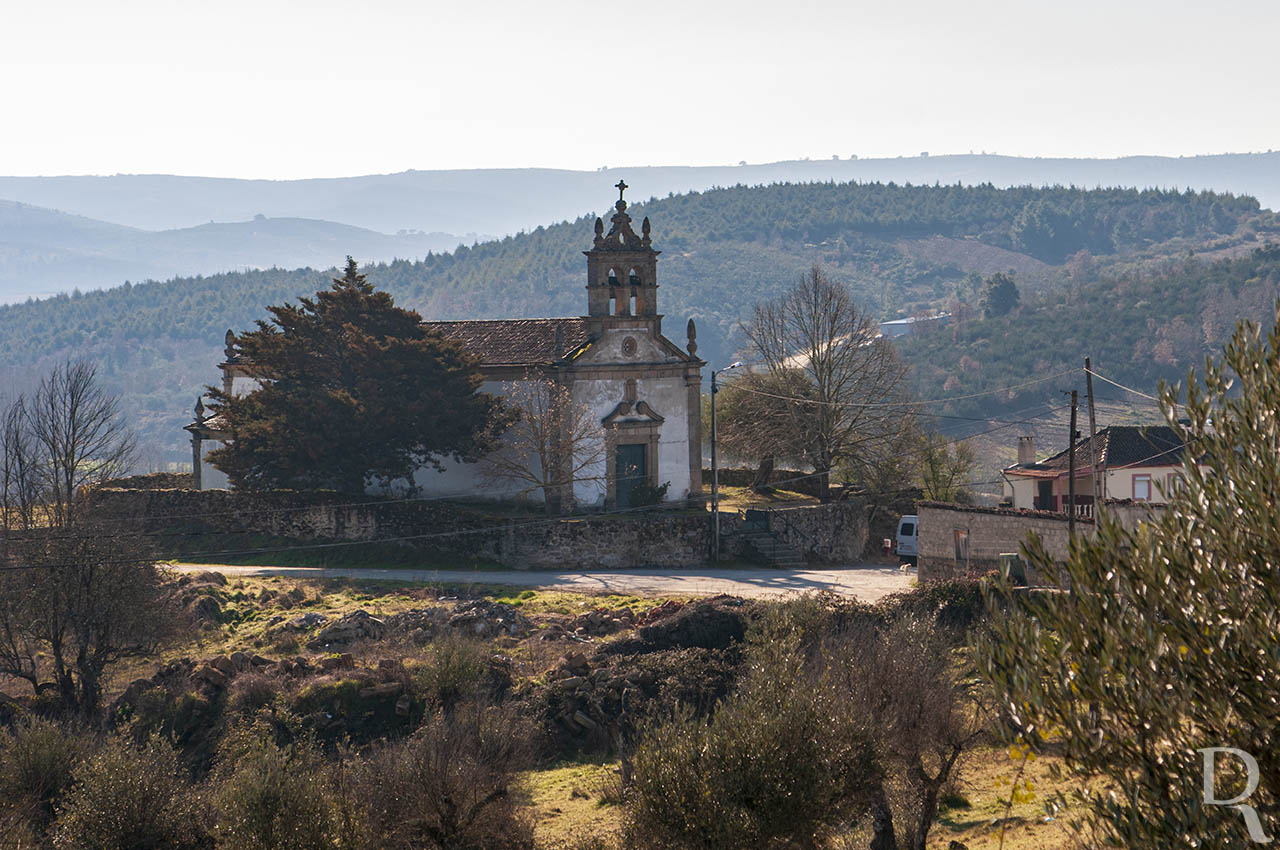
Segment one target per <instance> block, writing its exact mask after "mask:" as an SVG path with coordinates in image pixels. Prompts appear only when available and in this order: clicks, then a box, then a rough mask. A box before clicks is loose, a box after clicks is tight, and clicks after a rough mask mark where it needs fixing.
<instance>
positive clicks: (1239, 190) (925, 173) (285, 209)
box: [0, 152, 1280, 235]
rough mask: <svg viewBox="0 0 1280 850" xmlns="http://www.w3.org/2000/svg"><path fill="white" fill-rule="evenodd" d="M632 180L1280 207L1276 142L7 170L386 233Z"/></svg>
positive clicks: (478, 228)
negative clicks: (694, 159)
mask: <svg viewBox="0 0 1280 850" xmlns="http://www.w3.org/2000/svg"><path fill="white" fill-rule="evenodd" d="M619 177H625V178H626V180H627V182H628V183H630V184H631V185H632V186H633V187H634V189H633V192H634V194H635V196H636V199H637V200H641V199H644V198H649V197H663V196H666V195H668V194H671V193H676V194H680V193H684V192H690V191H702V190H706V189H709V188H712V187H723V186H734V185H748V186H754V185H761V184H769V183H780V182H782V183H786V182H790V183H796V182H825V181H836V182H850V181H854V182H877V181H878V182H890V181H893V182H897V183H913V184H917V185H932V184H934V183H942V184H944V185H946V184H955V183H963V184H965V185H978V184H982V183H990V184H992V185H994V186H997V187H1009V186H1053V185H1062V186H1078V187H1082V188H1095V187H1133V188H1147V187H1152V188H1169V189H1187V188H1192V189H1204V190H1213V191H1217V192H1230V193H1234V194H1247V195H1252V196H1253V197H1255V198H1257V199H1258V200H1259V202H1260V203H1261V204H1262V205H1263V206H1264V207H1267V208H1271V209H1275V208H1277V207H1280V152H1267V153H1247V154H1217V155H1208V156H1195V157H1179V158H1174V157H1157V156H1131V157H1123V158H1119V159H1063V158H1038V157H1037V158H1028V157H1009V156H997V155H995V154H956V155H944V156H914V157H899V158H893V159H849V158H847V157H845V158H841V159H839V160H795V161H788V162H774V163H765V164H755V165H745V164H744V165H738V166H689V167H684V166H635V167H625V168H621V167H611V168H609V169H608V170H601V171H568V170H557V169H544V168H514V169H474V170H456V171H406V172H402V173H399V174H374V175H363V176H357V177H337V178H316V179H307V180H278V181H277V180H240V179H227V178H211V177H185V176H174V175H146V174H142V175H114V176H103V177H91V176H65V177H0V198H9V199H12V200H15V201H22V202H24V203H28V204H35V205H37V206H43V207H50V208H53V209H58V210H65V211H67V212H71V213H76V214H79V215H84V216H89V217H91V218H96V219H100V220H103V221H109V222H114V223H117V224H124V225H129V226H132V227H140V228H144V229H148V230H166V229H172V228H179V227H193V226H195V225H198V224H203V223H206V222H208V221H210V220H216V221H243V220H246V219H251V218H252V217H253V216H254V215H257V214H263V215H267V216H271V217H288V218H312V219H320V220H325V221H333V222H339V223H342V224H349V225H352V226H355V227H363V228H366V229H369V230H375V231H378V232H380V233H395V232H397V231H400V230H405V229H411V230H420V231H424V232H432V231H439V232H444V233H473V232H474V233H490V234H496V235H503V234H508V233H515V232H517V231H520V230H528V229H532V228H534V227H537V226H539V225H545V224H547V223H548V222H553V221H563V220H566V219H573V218H577V217H578V216H580V215H583V214H584V213H587V212H590V211H598V210H600V209H601V203H602V201H601V198H602V196H606V195H607V192H606V191H605V190H606V189H607V188H608V187H609V186H611V185H612V184H613V183H615V182H617V180H618V178H619Z"/></svg>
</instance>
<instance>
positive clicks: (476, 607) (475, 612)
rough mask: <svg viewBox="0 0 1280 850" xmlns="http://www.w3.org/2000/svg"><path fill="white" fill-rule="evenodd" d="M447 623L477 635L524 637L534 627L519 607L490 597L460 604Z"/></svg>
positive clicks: (451, 626) (452, 627)
mask: <svg viewBox="0 0 1280 850" xmlns="http://www.w3.org/2000/svg"><path fill="white" fill-rule="evenodd" d="M447 625H448V627H449V628H451V629H457V630H460V631H465V632H467V633H468V634H472V635H475V636H476V637H498V636H499V635H509V636H511V637H523V636H524V635H526V634H528V633H529V631H530V629H532V628H533V624H532V623H531V622H530V621H529V618H528V617H526V616H525V615H524V614H523V613H521V611H520V609H519V608H516V607H515V606H513V605H507V604H506V603H503V602H492V601H490V600H488V599H474V600H472V601H470V602H463V603H461V604H459V605H458V606H457V607H456V608H454V609H453V614H452V615H451V616H450V617H449V620H448V623H447Z"/></svg>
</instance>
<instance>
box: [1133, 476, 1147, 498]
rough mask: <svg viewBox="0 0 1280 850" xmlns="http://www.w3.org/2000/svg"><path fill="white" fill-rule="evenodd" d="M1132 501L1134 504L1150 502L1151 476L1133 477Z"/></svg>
mask: <svg viewBox="0 0 1280 850" xmlns="http://www.w3.org/2000/svg"><path fill="white" fill-rule="evenodd" d="M1133 500H1134V501H1135V502H1149V501H1151V476H1150V475H1135V476H1133Z"/></svg>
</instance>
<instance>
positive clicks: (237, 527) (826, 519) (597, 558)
mask: <svg viewBox="0 0 1280 850" xmlns="http://www.w3.org/2000/svg"><path fill="white" fill-rule="evenodd" d="M91 500H92V501H91V505H92V509H93V511H94V513H95V514H96V515H97V516H98V517H99V518H102V519H106V520H113V519H114V520H118V521H121V522H126V521H127V522H129V523H131V524H137V525H139V526H141V527H144V528H147V529H149V530H155V531H175V532H181V533H188V534H244V533H253V534H267V535H272V536H275V537H281V538H287V539H289V540H296V541H303V542H306V541H318V542H324V541H371V542H372V541H387V542H395V543H399V544H403V545H406V546H411V547H414V548H417V549H421V550H423V551H424V552H431V553H434V554H436V555H439V556H442V557H445V558H449V557H456V558H459V559H460V560H465V561H473V560H476V559H482V560H489V561H496V562H498V563H500V564H503V565H505V566H509V567H514V568H518V569H620V568H627V567H664V568H683V567H694V566H700V565H703V564H705V563H706V562H707V559H708V554H709V552H710V548H711V531H710V528H711V526H710V515H709V514H707V513H706V512H703V511H693V510H677V511H673V510H669V509H655V510H654V511H652V512H641V513H635V514H630V515H626V516H607V515H605V516H592V515H590V514H587V515H582V516H575V517H561V518H554V519H552V518H543V517H538V516H536V515H524V516H520V517H513V518H505V519H504V518H502V517H501V516H498V515H495V514H494V513H492V512H491V511H488V510H484V509H482V508H478V507H471V506H468V505H462V504H457V503H451V502H433V501H419V502H415V501H411V500H394V499H388V500H370V499H355V498H347V497H342V496H339V495H337V494H332V493H306V492H294V491H272V492H265V493H251V492H240V491H228V490H128V489H119V488H101V489H98V490H95V491H94V492H93V493H92V495H91ZM776 513H780V514H785V516H786V518H787V519H786V523H778V522H775V523H774V527H775V530H776V531H777V533H779V535H780V536H782V537H783V538H784V539H786V540H787V541H788V542H789V543H791V545H792V546H794V547H795V548H796V549H798V550H799V551H801V552H802V553H803V554H805V555H806V556H807V557H809V558H812V559H816V560H825V561H837V562H845V563H852V562H854V561H856V560H857V559H858V556H859V555H860V554H861V552H862V547H863V546H864V545H865V543H866V520H865V511H864V509H863V508H862V506H860V505H857V504H854V503H848V502H839V503H832V504H828V505H814V506H809V507H799V508H789V509H785V510H784V511H778V512H776ZM720 528H721V535H722V551H723V552H724V553H725V554H726V555H727V556H729V557H735V556H739V555H741V554H742V549H741V545H740V544H739V542H738V540H737V534H736V533H737V532H738V531H739V529H740V519H739V517H738V516H737V515H736V514H733V513H722V514H721V520H720Z"/></svg>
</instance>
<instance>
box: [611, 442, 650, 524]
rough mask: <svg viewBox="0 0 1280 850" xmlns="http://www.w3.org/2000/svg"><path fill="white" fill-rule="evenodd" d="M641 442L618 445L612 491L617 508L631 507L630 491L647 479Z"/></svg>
mask: <svg viewBox="0 0 1280 850" xmlns="http://www.w3.org/2000/svg"><path fill="white" fill-rule="evenodd" d="M644 448H645V447H644V444H643V443H629V444H623V445H620V446H618V455H617V460H616V462H615V465H614V476H615V479H614V480H615V483H616V487H615V489H614V492H615V493H616V494H617V501H618V507H619V508H623V509H625V508H629V507H631V493H632V490H634V489H635V488H636V486H638V485H642V484H644V483H645V481H647V480H648V478H649V475H648V470H647V469H645V457H644V454H645V452H644Z"/></svg>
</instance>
